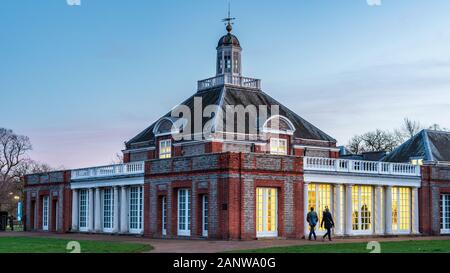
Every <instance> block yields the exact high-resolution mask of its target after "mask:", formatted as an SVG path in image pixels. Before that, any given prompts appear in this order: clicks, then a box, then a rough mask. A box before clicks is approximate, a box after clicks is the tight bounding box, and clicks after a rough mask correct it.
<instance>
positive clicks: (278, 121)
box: [262, 115, 295, 135]
mask: <svg viewBox="0 0 450 273" xmlns="http://www.w3.org/2000/svg"><path fill="white" fill-rule="evenodd" d="M262 131H263V132H265V133H274V134H283V135H292V134H294V132H295V127H294V124H292V122H291V121H290V120H289V119H288V118H286V117H284V116H281V115H274V116H271V117H270V118H268V119H267V120H266V121H265V122H264V124H263V126H262Z"/></svg>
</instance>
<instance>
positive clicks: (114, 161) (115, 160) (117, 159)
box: [111, 153, 123, 164]
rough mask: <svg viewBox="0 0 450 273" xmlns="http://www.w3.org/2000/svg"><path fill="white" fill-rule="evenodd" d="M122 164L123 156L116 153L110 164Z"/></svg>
mask: <svg viewBox="0 0 450 273" xmlns="http://www.w3.org/2000/svg"><path fill="white" fill-rule="evenodd" d="M122 163H123V154H121V153H116V154H115V155H114V157H113V159H112V160H111V164H122Z"/></svg>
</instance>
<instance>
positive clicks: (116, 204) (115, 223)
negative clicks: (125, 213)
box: [113, 187, 120, 233]
mask: <svg viewBox="0 0 450 273" xmlns="http://www.w3.org/2000/svg"><path fill="white" fill-rule="evenodd" d="M113 206H114V215H113V232H114V233H117V232H119V217H120V215H119V187H114V204H113Z"/></svg>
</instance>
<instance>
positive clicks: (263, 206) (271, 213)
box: [256, 188, 278, 237]
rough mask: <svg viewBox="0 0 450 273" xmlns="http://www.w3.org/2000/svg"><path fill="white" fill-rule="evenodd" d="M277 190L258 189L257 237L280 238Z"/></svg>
mask: <svg viewBox="0 0 450 273" xmlns="http://www.w3.org/2000/svg"><path fill="white" fill-rule="evenodd" d="M277 193H278V190H277V189H276V188H257V189H256V200H257V202H256V227H257V230H256V236H257V237H276V236H278V223H277V221H278V218H277V217H278V216H277V213H278V208H277V202H278V201H277V198H278V197H277Z"/></svg>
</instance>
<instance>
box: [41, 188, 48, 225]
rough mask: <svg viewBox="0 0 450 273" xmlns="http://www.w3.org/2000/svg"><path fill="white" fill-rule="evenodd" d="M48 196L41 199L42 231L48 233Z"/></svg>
mask: <svg viewBox="0 0 450 273" xmlns="http://www.w3.org/2000/svg"><path fill="white" fill-rule="evenodd" d="M48 201H49V200H48V196H44V197H43V198H42V230H46V231H48Z"/></svg>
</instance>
